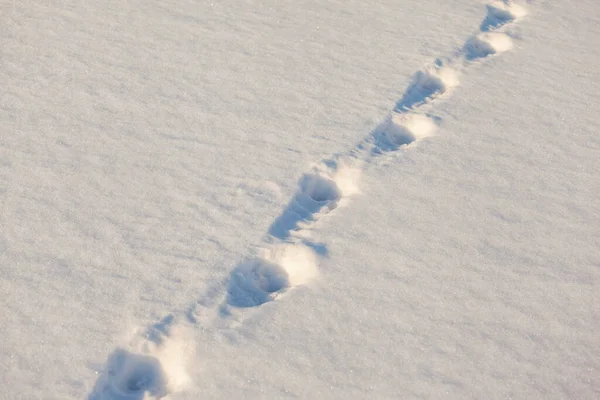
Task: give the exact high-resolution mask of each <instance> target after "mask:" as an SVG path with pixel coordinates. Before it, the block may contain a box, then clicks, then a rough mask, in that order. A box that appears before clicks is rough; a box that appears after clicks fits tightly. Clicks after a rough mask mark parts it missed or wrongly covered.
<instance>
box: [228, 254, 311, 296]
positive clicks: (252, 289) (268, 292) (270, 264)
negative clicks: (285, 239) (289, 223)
mask: <svg viewBox="0 0 600 400" xmlns="http://www.w3.org/2000/svg"><path fill="white" fill-rule="evenodd" d="M317 264H318V262H317V255H316V254H315V252H314V251H312V249H310V248H309V247H307V246H304V245H302V244H300V243H295V244H292V243H286V244H280V245H276V246H273V247H271V248H264V249H262V250H261V251H260V254H259V255H258V256H257V257H254V258H252V259H249V260H246V261H243V262H242V263H240V264H239V265H238V266H237V267H236V268H235V270H234V271H233V273H232V274H231V277H230V281H229V284H228V289H227V303H228V304H229V305H231V306H234V307H254V306H257V305H260V304H263V303H266V302H268V301H271V300H273V299H274V298H275V297H276V295H277V293H279V292H282V291H283V290H285V289H287V288H289V287H293V286H299V285H303V284H306V283H307V282H309V281H310V280H312V279H313V278H315V277H316V276H317V275H318V269H317Z"/></svg>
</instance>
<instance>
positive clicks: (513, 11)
mask: <svg viewBox="0 0 600 400" xmlns="http://www.w3.org/2000/svg"><path fill="white" fill-rule="evenodd" d="M526 14H527V11H526V10H525V8H524V7H522V6H520V5H518V4H515V3H513V2H512V1H510V0H505V1H495V2H493V3H491V4H488V5H487V15H486V17H485V19H484V20H483V22H482V23H481V27H480V28H479V29H480V30H481V31H482V32H488V31H492V30H494V29H498V28H499V27H501V26H502V25H506V24H507V23H509V22H512V21H514V20H517V19H519V18H522V17H524V16H525V15H526Z"/></svg>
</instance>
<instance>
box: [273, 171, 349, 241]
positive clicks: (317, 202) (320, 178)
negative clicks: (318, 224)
mask: <svg viewBox="0 0 600 400" xmlns="http://www.w3.org/2000/svg"><path fill="white" fill-rule="evenodd" d="M341 198H342V192H341V190H340V188H339V187H338V185H337V184H336V182H335V181H334V180H333V179H330V178H328V177H326V176H324V175H322V174H319V173H311V174H305V175H304V176H303V177H302V178H300V181H299V182H298V190H297V192H296V194H295V195H294V197H292V199H291V200H290V202H289V203H288V205H287V206H286V208H285V209H284V210H283V212H282V213H281V214H280V215H279V217H277V219H275V221H274V222H273V223H272V224H271V226H270V228H269V234H270V235H271V236H273V237H275V238H278V239H281V240H285V239H287V238H288V237H289V236H290V235H291V233H292V232H294V231H297V230H298V229H301V228H302V225H303V224H304V225H305V224H307V223H309V222H311V221H314V220H316V219H317V218H318V216H319V215H322V214H326V213H328V212H329V211H331V210H333V209H335V208H336V207H337V206H338V202H339V201H340V199H341Z"/></svg>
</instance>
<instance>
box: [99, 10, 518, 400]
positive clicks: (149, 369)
mask: <svg viewBox="0 0 600 400" xmlns="http://www.w3.org/2000/svg"><path fill="white" fill-rule="evenodd" d="M525 13H526V12H525V9H524V8H523V7H521V6H519V5H517V4H514V3H513V2H511V1H508V0H505V1H496V2H493V3H491V4H489V5H487V15H486V17H485V19H484V20H483V22H482V24H481V26H480V28H479V32H478V34H476V35H474V36H473V37H471V38H470V39H469V40H467V42H466V43H465V45H464V46H463V48H462V49H461V50H460V51H459V52H458V53H457V54H455V55H454V56H453V57H452V58H450V59H447V60H445V61H442V60H437V61H436V63H435V64H434V65H433V66H431V67H427V68H425V69H423V70H421V71H418V72H417V73H416V74H415V75H414V77H413V79H412V81H411V84H410V85H409V87H408V89H407V90H406V91H405V93H404V95H403V96H402V98H401V99H400V100H399V101H398V103H397V104H396V107H395V109H394V111H393V112H392V113H391V115H390V116H389V117H388V118H387V119H386V120H385V121H384V122H383V123H382V124H381V125H379V126H378V127H377V128H375V129H374V130H373V132H371V133H370V134H369V135H368V136H367V137H366V138H365V139H363V140H362V141H361V142H360V143H359V144H358V145H357V146H356V147H355V148H353V149H351V150H350V151H348V152H347V153H343V154H338V155H336V156H334V157H332V158H331V159H327V160H323V161H321V162H320V163H318V165H316V166H315V167H314V168H313V169H312V171H310V172H308V173H306V174H305V175H304V176H302V177H301V178H300V180H299V182H298V189H297V191H296V193H295V195H294V196H293V197H292V199H291V200H290V202H289V203H288V205H287V206H286V207H285V209H284V210H283V212H282V213H281V214H280V215H279V217H278V218H276V219H275V221H274V222H273V223H272V225H271V226H270V228H269V231H268V234H267V235H266V237H265V239H264V246H263V247H262V248H260V249H258V250H257V254H255V255H253V256H251V257H248V258H247V259H246V260H243V261H242V262H240V263H239V264H238V265H237V266H236V267H235V268H234V269H233V270H232V272H231V274H230V276H229V277H228V279H227V280H226V281H225V282H218V283H217V284H215V285H213V286H211V287H210V289H209V290H207V292H206V293H205V295H204V296H202V298H201V299H199V300H198V301H196V302H195V303H194V304H192V305H191V306H190V308H189V309H188V310H186V312H185V313H183V314H184V315H185V316H186V317H187V318H186V319H187V320H188V321H189V322H191V323H197V322H198V317H199V315H198V308H202V309H205V310H206V309H214V308H215V307H216V309H217V310H218V311H217V315H218V316H221V317H225V316H229V315H231V313H232V312H233V310H235V309H240V308H249V307H256V306H259V305H261V304H264V303H267V302H270V301H273V300H274V299H275V298H277V297H278V296H280V295H282V294H283V293H284V292H285V291H286V290H287V289H289V288H292V287H295V286H299V285H302V284H304V283H307V282H309V281H310V280H311V279H313V278H314V277H315V276H316V275H317V274H318V260H319V257H320V256H322V255H323V254H324V253H325V251H326V250H325V248H324V246H322V245H319V244H316V243H314V242H312V241H311V240H310V231H311V228H312V227H313V226H314V225H315V224H316V223H317V221H319V220H320V219H321V218H322V217H324V216H325V215H327V214H328V213H330V212H331V211H332V210H334V209H336V208H337V207H338V206H340V205H341V204H343V203H344V202H345V200H346V199H347V198H348V197H349V196H350V195H352V194H353V193H355V192H356V191H357V187H356V182H357V180H358V177H359V175H360V170H361V166H362V165H363V164H365V163H368V162H370V161H372V160H373V159H374V158H376V157H379V156H381V155H384V154H387V153H390V152H394V151H396V150H398V149H400V148H404V147H405V146H407V145H410V144H411V143H413V142H415V141H418V140H419V139H422V138H425V137H428V136H432V135H434V134H435V131H436V129H437V123H436V120H435V118H433V117H431V116H430V115H427V114H424V113H423V109H424V108H425V106H430V105H431V104H432V103H433V102H434V101H435V100H436V99H437V98H439V97H440V96H442V95H445V94H447V93H448V92H449V91H450V90H451V89H452V88H453V87H455V86H457V85H458V77H459V72H460V71H461V70H463V69H465V68H466V67H468V66H469V65H470V64H471V63H473V62H474V61H477V60H480V59H483V58H486V57H488V56H492V55H495V54H499V53H502V52H505V51H508V50H510V49H511V48H512V45H513V42H512V39H511V38H510V36H509V35H507V34H506V33H505V32H503V30H504V28H505V27H506V26H507V25H508V24H509V23H510V22H513V21H515V20H517V19H519V18H521V17H523V16H524V15H525ZM178 314H181V313H178ZM179 318H180V316H178V317H177V318H176V316H175V314H169V315H168V316H166V317H165V318H163V320H161V321H159V322H158V323H155V324H153V325H151V326H149V327H147V328H145V329H143V330H141V331H139V332H137V333H136V334H134V335H133V336H134V339H133V340H132V341H131V342H130V343H129V344H128V348H129V350H126V349H123V348H117V349H116V350H114V351H113V353H112V354H111V355H110V356H109V357H108V360H107V362H106V364H105V366H104V369H103V371H102V372H101V374H100V376H99V378H98V379H97V381H96V384H95V386H94V388H93V389H92V392H91V393H90V395H89V397H88V399H89V400H141V399H144V398H145V396H146V395H150V396H152V397H155V398H161V397H164V396H166V395H167V394H169V393H172V392H176V391H179V390H182V389H184V388H185V385H186V382H187V380H188V378H187V374H186V370H185V364H186V362H185V359H186V356H190V354H193V348H192V345H193V343H191V342H190V341H186V340H185V339H184V336H183V334H182V333H181V332H182V329H183V324H176V322H177V321H176V320H177V319H179Z"/></svg>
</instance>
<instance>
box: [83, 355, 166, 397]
mask: <svg viewBox="0 0 600 400" xmlns="http://www.w3.org/2000/svg"><path fill="white" fill-rule="evenodd" d="M167 394H169V390H168V385H167V377H166V375H165V372H164V371H163V368H162V366H161V363H160V361H159V360H158V359H157V358H155V357H152V356H147V355H142V354H134V353H131V352H129V351H127V350H124V349H121V348H117V349H116V350H115V351H113V353H112V354H111V355H110V356H109V357H108V361H107V362H106V371H105V372H104V373H103V374H102V376H101V377H100V378H99V379H98V381H97V382H96V386H95V387H94V390H93V391H92V393H91V394H90V396H89V397H88V400H143V399H144V398H146V396H147V395H149V396H152V397H154V398H156V399H160V398H162V397H164V396H166V395H167Z"/></svg>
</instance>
